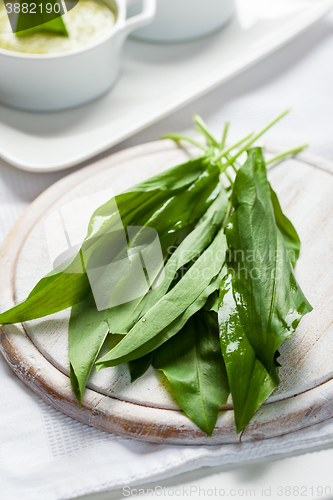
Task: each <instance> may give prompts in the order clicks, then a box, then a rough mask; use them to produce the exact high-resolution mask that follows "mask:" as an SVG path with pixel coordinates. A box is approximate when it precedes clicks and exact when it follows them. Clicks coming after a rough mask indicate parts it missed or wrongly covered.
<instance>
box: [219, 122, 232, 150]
mask: <svg viewBox="0 0 333 500" xmlns="http://www.w3.org/2000/svg"><path fill="white" fill-rule="evenodd" d="M229 127H230V122H226V123H225V125H224V129H223V134H222V140H221V143H220V149H224V148H225V143H226V140H227V135H228V131H229Z"/></svg>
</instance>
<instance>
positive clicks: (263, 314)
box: [226, 148, 312, 374]
mask: <svg viewBox="0 0 333 500" xmlns="http://www.w3.org/2000/svg"><path fill="white" fill-rule="evenodd" d="M232 202H233V205H234V207H235V211H234V213H233V214H232V216H231V218H230V221H229V223H228V226H227V228H226V237H227V242H228V246H229V265H230V268H231V269H232V271H233V294H234V297H235V300H236V303H237V308H238V314H239V316H240V321H241V324H242V326H243V328H244V330H245V332H246V337H247V339H248V341H249V342H250V344H251V346H252V347H253V349H254V351H255V353H256V355H257V357H258V358H259V360H260V361H261V362H262V363H263V365H264V366H265V368H266V370H267V371H268V372H269V373H271V374H272V373H273V372H274V369H275V362H274V356H275V351H276V350H277V349H278V347H279V345H280V344H281V342H282V341H283V340H285V339H286V338H288V337H290V336H291V335H292V333H293V332H294V331H295V329H296V327H297V325H298V324H299V322H300V320H301V318H302V317H303V316H304V314H306V313H307V312H310V311H311V310H312V308H311V306H310V304H309V303H308V301H307V300H306V298H305V296H304V294H303V292H302V290H301V288H300V286H299V285H298V283H297V281H296V279H295V277H294V274H293V269H292V266H291V263H290V260H289V256H288V252H287V248H286V245H285V242H284V239H283V237H282V234H281V232H280V230H279V228H278V227H277V225H276V222H275V217H274V211H273V207H272V202H271V191H270V187H269V183H268V181H267V172H266V165H265V162H264V158H263V155H262V151H261V149H260V148H255V149H253V150H251V151H250V152H249V157H248V160H247V161H246V163H245V164H244V165H243V167H241V168H240V169H239V171H238V173H237V176H236V179H235V184H234V189H233V195H232Z"/></svg>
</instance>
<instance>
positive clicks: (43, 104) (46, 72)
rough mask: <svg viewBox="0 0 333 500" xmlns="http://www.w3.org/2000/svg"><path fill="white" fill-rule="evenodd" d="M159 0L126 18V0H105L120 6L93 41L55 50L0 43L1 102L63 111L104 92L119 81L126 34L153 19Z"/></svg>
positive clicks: (32, 109)
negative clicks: (32, 49)
mask: <svg viewBox="0 0 333 500" xmlns="http://www.w3.org/2000/svg"><path fill="white" fill-rule="evenodd" d="M155 1H156V0H144V2H143V9H142V12H140V13H139V14H137V15H136V16H134V17H132V18H130V19H126V11H127V3H126V0H105V2H106V3H108V4H109V5H110V7H111V8H112V9H113V10H114V11H115V12H116V14H117V20H116V23H115V25H114V27H113V28H112V29H111V30H110V33H108V35H107V36H106V37H104V38H102V39H101V40H98V41H97V42H95V43H94V44H93V45H90V46H87V47H83V48H81V49H78V50H72V51H68V52H60V53H56V54H23V53H19V52H12V51H9V50H4V49H1V48H0V102H2V103H4V104H7V105H9V106H12V107H15V108H19V109H23V110H29V111H59V110H63V109H68V108H73V107H76V106H80V105H81V104H85V103H87V102H89V101H92V100H94V99H96V98H97V97H99V96H101V95H103V94H105V93H106V92H107V91H108V90H109V89H110V88H111V87H112V85H113V84H114V82H115V81H116V79H117V77H118V74H119V69H120V59H121V49H122V45H123V42H124V40H125V39H126V37H127V36H128V35H129V34H130V33H131V32H132V31H133V30H134V29H136V28H138V27H140V26H144V25H145V24H147V23H149V22H150V21H151V20H152V19H153V17H154V14H155V5H156V4H155Z"/></svg>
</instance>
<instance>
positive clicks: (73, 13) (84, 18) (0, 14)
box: [0, 0, 116, 54]
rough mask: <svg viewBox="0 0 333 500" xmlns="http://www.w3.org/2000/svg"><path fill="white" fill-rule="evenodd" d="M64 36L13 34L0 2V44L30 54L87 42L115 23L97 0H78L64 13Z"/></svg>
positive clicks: (55, 50) (100, 35)
mask: <svg viewBox="0 0 333 500" xmlns="http://www.w3.org/2000/svg"><path fill="white" fill-rule="evenodd" d="M63 19H64V21H65V24H66V28H67V30H68V33H69V37H68V38H66V37H64V36H61V35H56V34H52V33H34V34H31V35H27V36H24V37H17V36H16V35H15V34H14V33H13V32H12V30H11V27H10V24H9V20H8V16H7V13H6V9H5V6H4V4H2V5H1V6H0V48H1V49H6V50H10V51H14V52H25V53H30V54H52V53H57V52H65V51H68V50H75V49H79V48H82V47H85V46H87V45H91V44H93V43H94V42H96V41H97V40H99V39H100V38H103V37H104V36H106V35H107V34H108V33H109V32H110V30H111V29H112V27H113V26H114V24H115V20H116V19H115V15H114V13H113V12H112V10H111V9H110V8H109V7H108V6H107V5H106V4H105V3H104V2H102V1H100V0H80V1H79V3H78V4H77V6H76V7H74V9H72V10H70V11H69V12H67V13H66V14H64V16H63Z"/></svg>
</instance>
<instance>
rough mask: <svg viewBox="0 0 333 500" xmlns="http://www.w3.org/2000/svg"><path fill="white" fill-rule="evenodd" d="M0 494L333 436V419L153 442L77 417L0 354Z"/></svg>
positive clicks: (64, 495)
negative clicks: (53, 403)
mask: <svg viewBox="0 0 333 500" xmlns="http://www.w3.org/2000/svg"><path fill="white" fill-rule="evenodd" d="M0 380H1V383H0V402H1V404H0V498H1V500H22V499H24V500H36V499H43V500H60V499H69V498H74V497H77V496H80V495H85V494H88V493H93V492H101V491H107V490H111V489H116V488H121V487H124V486H131V485H137V484H140V483H144V482H149V481H156V480H160V479H164V478H167V477H170V476H173V475H176V474H180V473H182V472H185V471H189V470H192V469H196V468H199V467H202V466H205V465H206V466H216V465H224V464H235V463H241V462H246V461H249V460H254V459H259V458H262V457H267V456H271V455H275V454H285V453H290V452H294V451H296V450H302V449H306V448H309V447H313V446H319V445H324V444H327V443H331V442H332V441H333V419H330V420H329V421H327V422H324V423H322V424H317V425H315V426H313V427H311V428H309V429H306V430H303V431H299V432H295V433H293V434H289V435H287V436H283V437H280V438H274V439H268V440H264V441H260V442H257V443H253V444H250V443H243V444H240V445H224V446H175V445H162V444H151V443H143V442H139V441H136V440H134V439H127V438H123V437H120V436H116V435H114V434H107V433H105V432H101V431H98V430H95V429H92V428H90V427H88V426H86V425H83V424H80V423H79V422H76V421H74V420H72V419H71V418H70V417H67V416H65V415H63V414H61V413H60V412H59V411H57V410H55V409H53V408H51V407H50V406H49V405H47V404H46V403H44V402H43V401H42V400H41V399H39V398H38V397H37V396H35V395H34V394H33V393H32V392H31V391H30V390H29V389H28V388H27V387H26V386H25V385H24V384H23V382H21V381H20V380H19V379H18V378H17V377H16V375H15V374H14V373H12V372H11V369H10V368H9V367H8V366H7V365H6V364H5V363H4V362H3V360H2V361H1V362H0Z"/></svg>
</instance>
